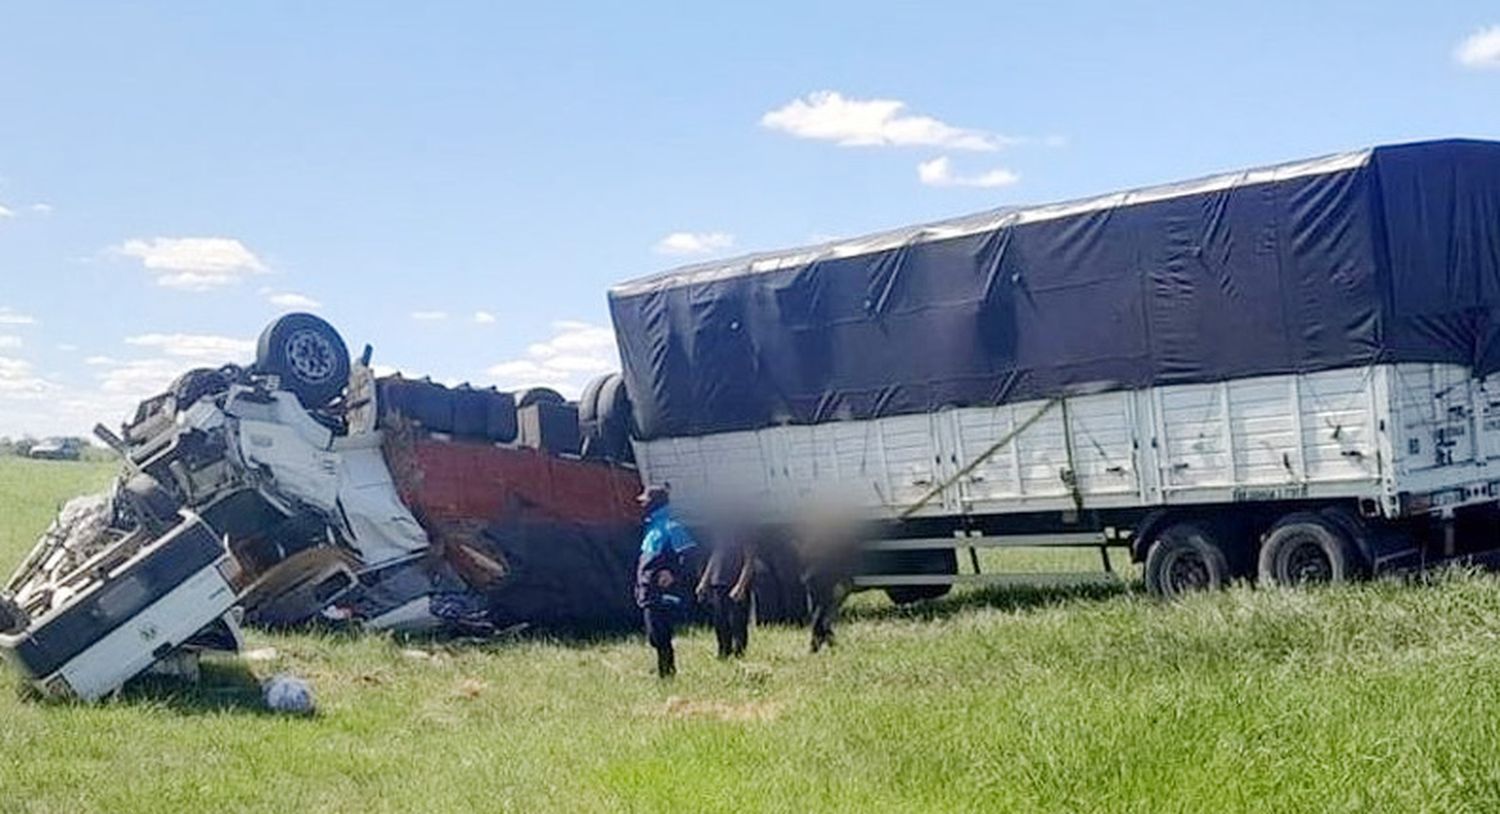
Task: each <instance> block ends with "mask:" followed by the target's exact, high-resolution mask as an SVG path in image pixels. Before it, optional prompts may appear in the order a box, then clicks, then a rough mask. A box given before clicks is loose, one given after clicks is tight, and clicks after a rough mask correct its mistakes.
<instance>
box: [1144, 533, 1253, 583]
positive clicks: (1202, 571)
mask: <svg viewBox="0 0 1500 814" xmlns="http://www.w3.org/2000/svg"><path fill="white" fill-rule="evenodd" d="M1232 576H1233V572H1232V571H1231V570H1230V568H1229V558H1228V557H1227V556H1226V555H1225V553H1224V546H1223V543H1222V542H1221V541H1220V540H1219V539H1217V537H1216V536H1215V535H1214V534H1213V532H1212V530H1211V527H1210V526H1208V525H1206V524H1201V523H1192V522H1183V523H1174V524H1172V525H1169V526H1167V527H1166V528H1164V529H1162V531H1161V532H1160V533H1158V534H1157V537H1156V541H1155V542H1153V543H1152V544H1151V548H1150V550H1149V551H1148V552H1147V554H1146V587H1147V589H1149V590H1150V591H1151V593H1153V594H1155V595H1156V596H1159V597H1161V598H1163V599H1177V598H1180V597H1183V596H1186V595H1187V594H1190V593H1194V592H1196V591H1207V590H1214V589H1218V588H1223V587H1225V586H1226V585H1228V584H1229V580H1230V578H1231V577H1232Z"/></svg>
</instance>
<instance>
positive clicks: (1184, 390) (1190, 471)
mask: <svg viewBox="0 0 1500 814" xmlns="http://www.w3.org/2000/svg"><path fill="white" fill-rule="evenodd" d="M1157 394H1158V396H1157V409H1158V411H1159V413H1160V416H1161V425H1162V426H1161V438H1160V441H1159V442H1158V452H1159V454H1160V455H1161V466H1162V471H1163V481H1164V482H1165V484H1166V485H1167V487H1169V488H1178V487H1190V486H1227V485H1229V484H1231V483H1233V476H1232V467H1231V464H1230V458H1229V420H1228V418H1229V412H1228V391H1227V389H1226V388H1225V387H1224V386H1223V385H1220V384H1190V385H1177V386H1173V387H1163V388H1159V389H1158V390H1157Z"/></svg>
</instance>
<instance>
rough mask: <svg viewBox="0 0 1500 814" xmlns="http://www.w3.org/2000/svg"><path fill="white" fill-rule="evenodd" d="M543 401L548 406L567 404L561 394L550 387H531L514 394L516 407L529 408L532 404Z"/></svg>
mask: <svg viewBox="0 0 1500 814" xmlns="http://www.w3.org/2000/svg"><path fill="white" fill-rule="evenodd" d="M544 401H545V402H547V403H549V404H567V403H568V400H567V399H566V398H563V394H562V393H559V392H557V391H556V390H553V389H552V388H550V387H532V388H529V389H526V390H522V391H521V392H519V393H517V394H516V406H517V407H530V406H531V405H533V404H540V403H541V402H544Z"/></svg>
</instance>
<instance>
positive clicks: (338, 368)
mask: <svg viewBox="0 0 1500 814" xmlns="http://www.w3.org/2000/svg"><path fill="white" fill-rule="evenodd" d="M255 367H256V369H257V370H259V371H261V372H262V373H269V374H272V375H275V376H277V377H279V378H280V379H281V386H282V387H283V388H285V389H287V390H290V391H291V392H293V393H295V394H296V395H297V398H298V400H300V401H301V402H302V404H303V406H304V407H307V408H309V409H317V408H319V407H323V406H325V405H327V404H328V403H329V402H331V401H333V400H334V399H336V398H338V396H339V394H340V393H342V392H344V387H345V386H347V385H348V384H349V348H348V347H347V346H345V345H344V339H343V337H341V336H339V332H338V331H336V330H334V328H333V326H332V325H329V324H328V323H327V322H325V321H324V320H322V319H321V318H319V317H315V316H313V315H312V314H287V315H286V316H284V317H281V318H280V319H278V320H276V321H275V322H272V323H271V324H270V325H267V326H266V329H265V330H264V331H262V332H261V334H260V341H259V342H258V343H256V350H255Z"/></svg>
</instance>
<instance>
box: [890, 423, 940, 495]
mask: <svg viewBox="0 0 1500 814" xmlns="http://www.w3.org/2000/svg"><path fill="white" fill-rule="evenodd" d="M933 420H934V419H933V416H932V415H903V416H892V417H890V418H884V419H880V420H879V422H878V423H879V425H880V426H879V431H878V433H877V436H876V440H877V443H878V444H879V445H880V453H881V458H882V460H883V461H884V462H885V468H886V473H887V477H886V482H885V485H884V490H883V491H884V496H885V502H886V503H887V504H889V505H892V506H908V505H911V504H913V503H915V502H917V501H918V500H921V499H922V497H923V496H925V495H926V494H927V493H928V492H929V491H931V489H932V487H933V486H935V485H936V484H937V483H938V477H939V473H938V469H939V455H940V452H939V450H938V447H937V437H936V434H935V432H934V430H933V424H932V422H933Z"/></svg>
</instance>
